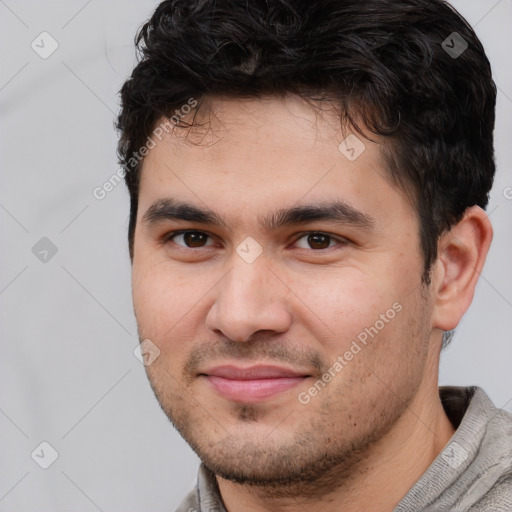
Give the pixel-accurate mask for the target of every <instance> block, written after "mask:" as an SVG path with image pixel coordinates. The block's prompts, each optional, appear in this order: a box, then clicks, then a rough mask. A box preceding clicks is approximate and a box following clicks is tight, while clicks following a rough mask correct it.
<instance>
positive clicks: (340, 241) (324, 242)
mask: <svg viewBox="0 0 512 512" xmlns="http://www.w3.org/2000/svg"><path fill="white" fill-rule="evenodd" d="M346 244H347V240H345V239H344V238H343V237H335V236H332V235H328V234H327V233H320V232H318V231H316V232H311V233H305V234H304V235H302V236H301V237H300V238H298V239H297V241H296V242H295V246H296V247H298V248H299V249H313V250H316V251H321V250H322V249H329V248H330V247H334V246H336V245H338V246H340V247H342V246H345V245H346Z"/></svg>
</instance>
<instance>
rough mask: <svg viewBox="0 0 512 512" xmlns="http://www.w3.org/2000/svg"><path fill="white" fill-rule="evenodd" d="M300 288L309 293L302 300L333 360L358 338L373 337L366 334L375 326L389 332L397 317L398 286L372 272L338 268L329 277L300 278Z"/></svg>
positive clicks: (373, 331) (373, 330)
mask: <svg viewBox="0 0 512 512" xmlns="http://www.w3.org/2000/svg"><path fill="white" fill-rule="evenodd" d="M300 286H301V289H302V290H307V293H305V294H304V296H303V297H302V296H300V294H298V295H299V297H300V299H302V301H303V302H304V303H305V304H306V305H307V306H308V307H309V308H310V310H311V312H310V313H309V317H310V318H312V319H313V322H315V324H316V326H317V327H316V328H315V330H316V331H317V336H318V338H319V339H320V340H321V343H322V345H323V349H324V350H325V351H326V352H328V353H329V354H330V356H331V357H334V358H336V357H337V355H340V354H343V353H344V352H345V350H348V349H349V347H350V345H351V343H352V341H354V340H356V339H358V337H359V339H360V341H361V340H362V341H363V342H364V341H365V338H368V337H370V338H371V336H370V334H368V332H367V331H368V330H370V331H371V333H372V334H374V333H375V324H376V323H377V330H378V331H379V332H380V331H381V330H382V331H384V330H386V331H389V330H390V326H391V324H392V323H393V321H394V319H395V317H396V311H395V310H394V309H393V304H394V303H397V302H399V294H398V292H395V290H396V287H394V286H392V284H391V283H389V282H386V281H383V280H382V278H380V277H375V276H372V275H371V274H369V273H364V272H361V271H357V270H354V269H343V270H340V269H338V271H337V272H333V273H332V274H330V275H323V276H316V278H315V279H311V278H309V279H308V280H305V279H301V285H300ZM311 313H313V314H311ZM381 315H384V320H382V319H381ZM320 333H324V336H321V335H320Z"/></svg>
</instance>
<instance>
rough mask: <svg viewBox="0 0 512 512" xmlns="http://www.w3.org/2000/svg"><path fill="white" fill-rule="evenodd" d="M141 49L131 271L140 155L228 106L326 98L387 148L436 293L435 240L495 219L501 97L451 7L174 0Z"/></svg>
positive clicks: (435, 1) (133, 101)
mask: <svg viewBox="0 0 512 512" xmlns="http://www.w3.org/2000/svg"><path fill="white" fill-rule="evenodd" d="M135 42H136V45H137V48H138V51H139V62H138V64H137V66H136V67H135V69H134V70H133V73H132V75H131V77H130V78H129V79H128V80H127V81H126V82H125V83H124V85H123V87H122V89H121V91H120V93H121V111H120V114H119V117H118V120H117V128H118V130H119V132H120V140H119V145H118V155H119V161H120V164H121V165H122V166H123V168H124V169H125V171H126V172H125V181H126V184H127V186H128V190H129V194H130V201H131V209H130V223H129V233H128V241H129V248H130V257H131V258H132V259H133V243H134V233H135V221H136V216H137V205H138V190H139V181H140V174H141V167H142V162H143V159H141V158H140V157H139V158H138V159H134V158H133V155H134V154H136V153H137V151H138V149H139V148H140V147H141V146H143V145H144V144H145V142H146V141H147V140H148V137H149V135H150V134H151V133H152V131H153V130H154V128H155V125H156V123H157V122H158V121H159V120H161V119H162V118H164V119H165V118H170V117H172V116H173V115H174V112H175V110H176V109H179V108H180V107H181V106H182V105H186V104H190V98H195V100H194V102H195V103H194V107H195V108H196V109H199V108H200V107H201V99H203V98H207V97H208V98H215V96H220V95H222V96H224V97H225V96H227V97H229V98H233V99H237V98H251V97H261V96H263V95H274V96H284V95H285V94H287V93H294V94H298V95H300V96H301V97H303V98H306V99H314V100H318V99H326V98H328V99H330V100H334V102H335V104H336V105H339V110H340V112H341V121H342V122H345V123H350V124H351V125H352V126H353V127H354V128H355V129H356V130H358V132H359V133H362V132H363V130H366V132H367V133H374V134H377V135H382V136H384V137H385V138H386V139H385V141H386V142H388V143H385V145H384V146H385V148H384V150H385V155H386V160H387V163H388V164H389V165H388V167H389V172H390V174H391V178H392V179H393V181H394V183H395V184H396V185H397V186H398V187H400V188H401V189H402V190H404V191H405V192H406V193H407V194H408V195H409V196H410V197H411V200H412V202H413V204H414V207H415V210H416V211H417V215H418V220H419V238H420V246H421V247H420V248H421V251H422V255H423V260H424V275H423V280H424V281H425V282H427V283H428V282H429V278H430V273H429V272H430V269H431V267H432V264H433V263H434V262H435V260H436V258H437V242H438V238H439V236H440V235H441V234H442V233H443V232H445V231H446V230H448V229H449V228H450V227H451V226H453V225H454V224H455V223H457V222H458V221H459V220H460V219H461V218H462V216H463V214H464V212H465V210H466V209H467V208H468V207H470V206H473V205H478V206H480V207H482V208H485V207H486V206H487V203H488V197H489V191H490V189H491V186H492V182H493V178H494V173H495V164H494V151H493V130H494V120H495V103H496V86H495V84H494V82H493V79H492V74H491V68H490V64H489V61H488V59H487V57H486V55H485V52H484V49H483V47H482V44H481V43H480V41H479V40H478V38H477V36H476V34H475V33H474V31H473V29H472V28H471V27H470V26H469V24H468V23H467V21H466V20H465V19H464V18H463V17H462V16H461V15H460V14H459V13H458V12H457V11H456V10H455V9H454V8H453V7H452V6H450V5H449V4H448V3H446V2H445V1H443V0H250V1H247V2H243V1H240V0H167V1H164V2H162V3H161V4H160V5H159V6H158V7H157V8H156V10H155V12H154V14H153V15H152V17H151V19H150V20H149V21H148V22H147V23H145V24H144V26H143V27H142V28H141V30H140V31H139V33H138V35H137V36H136V41H135ZM456 43H457V44H458V46H459V52H458V53H454V52H453V51H451V52H450V51H449V50H450V49H451V48H455V44H456ZM464 45H467V48H465V49H464ZM176 126H181V123H177V124H176Z"/></svg>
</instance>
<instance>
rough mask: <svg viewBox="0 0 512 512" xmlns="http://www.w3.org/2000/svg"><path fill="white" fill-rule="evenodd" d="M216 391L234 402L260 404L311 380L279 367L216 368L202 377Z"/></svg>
mask: <svg viewBox="0 0 512 512" xmlns="http://www.w3.org/2000/svg"><path fill="white" fill-rule="evenodd" d="M199 376H200V377H204V378H205V379H206V381H207V382H208V384H209V385H210V386H211V387H212V389H213V390H214V391H215V392H217V393H218V394H220V395H221V396H223V397H224V398H226V399H227V400H230V401H233V402H241V403H257V402H262V401H264V400H268V399H270V398H272V397H274V396H276V395H278V394H280V393H283V392H285V391H288V390H290V389H292V388H294V387H295V386H298V385H299V384H301V383H302V382H304V380H305V379H307V378H309V377H311V375H310V374H308V373H306V372H301V371H296V370H292V369H289V368H284V367H279V366H268V365H257V366H250V367H245V368H243V367H238V366H232V365H224V366H216V367H213V368H211V369H209V370H207V371H205V372H202V373H200V374H199Z"/></svg>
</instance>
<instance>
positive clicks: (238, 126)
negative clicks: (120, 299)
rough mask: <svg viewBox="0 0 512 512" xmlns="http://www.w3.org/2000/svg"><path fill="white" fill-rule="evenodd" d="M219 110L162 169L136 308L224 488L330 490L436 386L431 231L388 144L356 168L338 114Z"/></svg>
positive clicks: (167, 383) (275, 108) (138, 261)
mask: <svg viewBox="0 0 512 512" xmlns="http://www.w3.org/2000/svg"><path fill="white" fill-rule="evenodd" d="M212 109H213V112H212V113H211V115H210V116H209V117H208V122H209V123H210V125H209V127H210V128H211V130H210V131H206V130H205V129H204V127H203V129H202V131H200V133H199V131H198V132H197V133H195V132H194V130H192V131H191V132H190V133H189V135H188V139H186V138H185V135H184V132H183V131H179V130H177V131H176V132H175V133H174V134H170V135H168V136H167V137H166V138H165V139H164V140H163V141H162V142H159V143H158V144H157V146H156V147H154V148H153V149H151V151H150V153H149V154H148V156H147V157H146V159H145V161H144V166H143V172H142V176H141V182H140V192H139V208H138V217H137V225H136V231H135V244H134V259H133V298H134V307H135V313H136V317H137V322H138V327H139V335H140V339H141V340H143V339H149V340H151V342H152V343H154V344H155V345H156V346H158V348H159V350H160V356H159V357H158V358H157V359H156V360H155V361H154V362H153V363H152V364H150V365H149V366H147V368H146V370H147V374H148V377H149V379H150V382H151V385H152V387H153V389H154V392H155V394H156V396H157V398H158V400H159V402H160V404H161V406H162V408H163V410H164V411H165V413H166V414H167V416H168V417H169V418H170V419H171V421H172V422H173V423H174V425H175V426H176V427H177V428H178V430H179V431H180V432H181V434H182V435H183V437H184V438H185V439H186V440H187V442H188V443H189V444H190V445H191V446H192V447H193V448H194V450H195V451H196V452H197V453H198V455H199V456H200V458H201V459H202V460H203V461H204V462H205V464H206V465H207V466H208V467H210V469H212V470H213V471H215V472H216V473H217V474H218V475H220V476H222V477H224V478H227V479H233V480H235V481H239V482H243V481H247V482H251V483H260V484H264V483H266V484H269V485H272V484H276V485H284V484H286V483H293V482H300V481H306V480H309V481H313V480H315V479H317V478H320V477H321V476H322V475H325V474H327V472H329V471H331V470H332V469H333V468H335V467H337V468H343V467H345V469H346V467H347V466H348V465H349V464H353V463H354V462H355V461H357V460H359V458H360V457H361V456H362V454H364V452H365V450H366V449H367V448H368V447H369V446H371V444H372V443H373V442H375V441H378V440H379V439H380V438H382V436H384V435H385V434H386V433H387V432H388V431H389V430H390V429H391V428H392V427H393V425H395V424H397V421H398V420H399V419H400V418H401V417H403V416H404V412H405V411H406V410H407V407H408V406H410V404H411V403H413V400H414V398H415V396H416V394H417V392H418V389H421V384H422V380H423V379H424V378H426V377H425V375H426V368H427V365H426V361H427V359H428V351H429V350H430V348H429V341H430V336H431V331H432V325H431V304H430V303H431V299H429V297H428V293H427V292H428V290H426V289H425V288H424V287H423V285H421V283H420V281H421V275H422V270H423V263H422V258H421V255H420V251H419V238H418V224H417V218H416V216H415V213H414V210H413V208H412V206H411V205H410V203H409V202H408V201H407V199H406V198H405V197H404V195H403V194H402V192H401V191H400V190H399V189H397V188H396V187H395V186H394V185H393V184H392V183H391V182H390V181H389V179H388V178H387V176H388V174H387V170H386V168H385V164H384V159H383V156H382V153H381V148H380V146H379V145H378V144H376V143H373V142H370V141H368V140H366V139H364V145H365V149H364V151H363V152H362V153H361V154H360V155H359V156H358V157H357V158H355V159H354V156H357V153H358V152H359V151H360V150H361V149H362V147H361V146H357V144H356V143H354V140H353V139H352V138H350V139H349V141H348V146H347V144H346V143H343V144H341V146H340V143H342V141H343V140H344V139H345V137H346V136H347V135H348V134H349V133H350V131H349V130H345V131H342V130H341V129H340V125H339V121H338V118H337V117H336V116H335V114H332V113H327V112H323V113H319V112H317V111H315V110H314V109H312V108H311V106H308V105H307V104H306V103H305V102H303V101H302V100H299V99H297V98H295V97H288V98H287V99H286V100H279V99H277V98H266V99H263V100H250V101H249V100H245V101H235V100H221V99H216V100H214V101H213V102H212ZM203 121H205V122H206V119H203ZM359 139H362V137H361V136H359ZM200 140H202V142H200V143H199V141H200ZM350 148H355V149H354V151H351V149H350ZM162 200H168V201H169V203H168V204H167V205H166V206H167V207H163V206H165V205H164V203H162V202H161V201H162ZM158 202H160V203H159V205H160V208H155V207H153V208H152V210H151V211H149V212H148V210H150V208H151V207H152V206H153V205H157V204H158ZM178 203H179V204H186V205H190V206H192V207H194V208H196V209H200V210H206V211H209V212H210V213H213V214H214V215H210V217H213V218H210V217H208V216H206V215H203V216H202V217H200V216H197V211H195V210H193V209H191V208H176V205H178ZM333 205H337V208H334V206H333ZM306 206H307V207H308V208H307V209H303V207H306ZM329 207H331V208H329ZM322 208H323V209H324V210H321V209H322ZM325 210H327V211H325ZM322 211H323V213H321V212H322ZM286 212H288V214H287V213H286ZM334 213H336V215H333V214H334ZM335 217H336V218H335ZM214 221H215V222H214ZM183 231H185V233H184V232H183ZM172 232H176V234H175V236H174V237H172V238H171V237H170V236H169V233H172ZM336 363H338V364H336ZM429 371H430V370H429Z"/></svg>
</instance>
